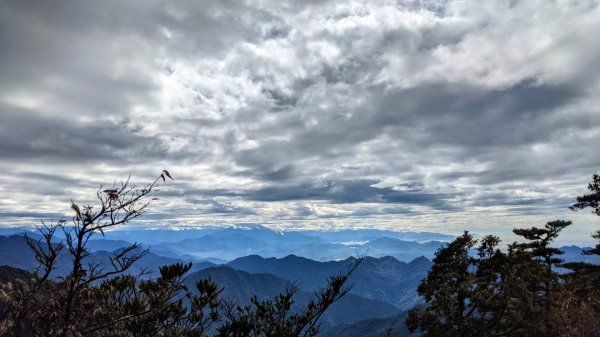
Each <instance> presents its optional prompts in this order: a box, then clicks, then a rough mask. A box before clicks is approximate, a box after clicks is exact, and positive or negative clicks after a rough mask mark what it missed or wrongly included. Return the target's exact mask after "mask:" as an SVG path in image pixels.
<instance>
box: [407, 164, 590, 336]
mask: <svg viewBox="0 0 600 337" xmlns="http://www.w3.org/2000/svg"><path fill="white" fill-rule="evenodd" d="M588 188H589V190H590V191H591V192H592V193H591V194H587V195H583V196H580V197H577V202H576V203H575V204H574V205H573V206H571V209H572V210H581V209H584V208H587V207H590V208H592V209H593V212H594V213H595V214H597V215H600V177H599V176H598V175H597V174H594V176H593V182H592V183H591V184H590V185H589V186H588ZM570 225H571V222H570V221H562V220H556V221H550V222H548V223H547V224H546V225H545V226H544V227H542V228H538V227H531V228H526V229H515V230H514V231H513V232H514V233H515V234H516V235H518V236H520V237H521V238H522V240H521V241H520V242H518V243H517V242H514V243H512V244H509V245H508V246H507V247H506V249H505V250H501V249H500V246H499V243H500V240H499V239H498V238H497V237H495V236H486V237H484V238H482V239H480V240H475V239H474V238H473V237H472V235H470V234H469V233H468V232H465V233H464V234H463V235H462V236H460V237H458V238H457V239H455V240H454V241H453V242H451V243H450V244H449V245H448V246H447V247H445V248H443V249H440V250H439V251H438V252H437V253H436V255H435V258H434V260H433V263H434V265H433V267H432V268H431V270H430V272H429V274H428V276H427V277H426V278H425V279H424V280H423V281H422V282H421V284H420V285H419V288H418V292H419V294H420V295H421V296H423V297H424V299H425V301H426V303H427V306H426V307H425V308H424V309H414V310H412V311H411V312H410V313H409V315H408V318H407V320H406V324H407V327H408V328H409V329H410V330H411V331H416V330H420V331H421V332H422V333H423V335H424V336H426V337H432V336H457V337H458V336H463V337H468V336H524V337H525V336H532V337H533V336H561V337H562V336H582V337H583V336H586V337H592V336H600V323H599V321H600V320H599V319H598V317H600V289H599V287H598V285H599V284H600V267H599V266H597V265H592V264H588V263H563V261H562V260H561V259H560V258H559V256H560V254H562V252H561V251H560V250H559V249H557V248H554V247H552V246H551V244H552V242H553V241H554V240H555V239H556V238H557V237H558V235H559V233H560V232H561V231H562V230H563V229H564V228H566V227H568V226H570ZM593 237H594V238H596V239H600V231H597V232H595V233H594V234H593ZM599 252H600V244H598V245H596V247H595V248H593V249H591V250H589V251H587V252H586V254H598V253H599ZM556 267H563V268H569V269H571V270H572V272H567V273H558V272H557V268H556Z"/></svg>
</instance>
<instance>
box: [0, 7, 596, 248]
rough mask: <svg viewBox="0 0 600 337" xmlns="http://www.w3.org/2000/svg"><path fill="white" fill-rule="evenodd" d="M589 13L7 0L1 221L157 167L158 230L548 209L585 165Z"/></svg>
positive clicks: (592, 13) (1, 59)
mask: <svg viewBox="0 0 600 337" xmlns="http://www.w3.org/2000/svg"><path fill="white" fill-rule="evenodd" d="M599 17H600V8H599V4H598V2H597V1H542V0H540V1H493V2H481V1H353V2H339V1H302V2H298V1H246V2H238V1H216V0H215V1H178V2H165V1H144V2H135V1H104V2H92V1H65V2H60V3H51V2H47V1H29V0H28V1H6V2H3V3H2V5H1V6H0V45H1V46H2V48H1V49H0V79H1V80H0V157H1V158H2V160H1V161H0V169H1V170H2V172H3V174H2V175H1V176H0V194H2V195H3V196H5V197H3V198H2V200H0V219H2V222H3V224H5V225H6V224H8V225H14V224H22V223H25V222H28V223H30V222H31V221H32V219H33V218H36V217H37V218H39V217H45V216H47V215H52V214H61V212H66V211H67V209H68V200H70V199H71V198H73V199H76V200H87V199H86V198H89V196H93V194H94V191H95V189H96V187H97V186H98V184H99V183H106V182H109V183H110V182H112V181H113V179H115V178H120V177H124V176H127V175H128V174H129V173H131V174H132V175H133V178H134V180H135V181H136V182H145V181H148V180H150V179H152V178H153V176H154V175H156V174H157V173H159V172H160V171H161V170H162V169H163V168H167V169H169V170H170V171H171V173H172V174H173V175H174V176H175V178H176V181H175V182H174V183H170V184H169V185H166V186H164V188H163V191H162V192H161V193H162V197H161V198H162V200H161V201H160V202H158V203H157V204H156V206H155V207H154V212H153V213H152V214H149V217H148V220H149V221H152V222H153V223H154V224H155V225H169V226H173V225H175V226H182V225H191V226H195V225H206V224H221V223H240V222H246V223H248V222H252V223H265V224H270V225H272V226H278V227H282V228H299V227H311V228H314V227H317V228H332V227H333V228H337V227H351V226H367V227H385V228H399V229H400V228H411V229H419V228H422V229H426V230H438V231H440V232H457V231H460V230H462V229H464V228H469V229H474V230H477V231H482V232H485V231H486V230H487V228H494V229H496V228H499V227H501V228H503V229H502V230H505V231H506V230H509V229H510V228H512V226H514V225H519V224H521V223H522V224H523V225H528V223H526V222H527V221H546V220H551V219H552V218H553V217H556V216H563V215H564V214H565V213H566V211H565V207H566V206H567V205H569V203H570V202H571V201H572V200H573V198H574V196H575V195H578V194H581V193H583V192H585V191H584V188H585V186H586V183H587V181H588V180H589V177H590V176H591V174H592V173H593V172H594V171H595V170H597V169H598V168H599V167H600V157H598V155H597V152H598V149H599V148H600V108H598V107H599V106H600V95H599V93H600V83H599V81H598V80H599V79H600V66H599V65H600V45H599V44H598V43H597V41H596V39H597V36H598V35H599V34H600V20H598V18H599ZM568 216H571V214H568ZM549 217H550V218H549ZM582 219H584V218H582ZM586 219H587V218H585V219H584V220H585V221H588V220H589V219H588V220H586ZM540 224H541V223H538V225H540ZM590 228H591V227H590ZM498 230H499V231H502V230H500V229H498ZM580 232H581V233H580V236H581V237H583V236H586V235H587V233H585V232H586V231H585V230H581V228H580Z"/></svg>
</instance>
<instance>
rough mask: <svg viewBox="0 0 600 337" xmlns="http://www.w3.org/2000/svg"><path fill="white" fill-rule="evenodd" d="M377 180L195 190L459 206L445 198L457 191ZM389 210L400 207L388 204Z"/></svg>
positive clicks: (265, 198)
mask: <svg viewBox="0 0 600 337" xmlns="http://www.w3.org/2000/svg"><path fill="white" fill-rule="evenodd" d="M378 183H379V181H377V180H339V181H327V182H324V183H322V184H314V183H303V184H298V185H280V186H275V187H267V188H262V189H257V190H244V191H227V190H199V191H193V192H192V193H193V194H198V195H210V196H227V197H232V198H241V199H245V200H251V201H261V202H276V201H295V200H322V201H327V202H329V203H336V204H352V203H383V204H386V203H389V204H410V205H425V206H429V207H432V208H434V209H439V210H448V211H450V210H456V207H454V206H452V205H451V204H449V203H448V202H447V201H446V200H447V199H450V198H452V197H456V195H449V194H444V193H423V192H419V191H418V190H397V189H393V188H390V187H383V188H382V187H376V186H374V185H376V184H378ZM387 210H388V211H389V213H390V214H392V213H395V212H398V210H399V209H398V208H388V209H387Z"/></svg>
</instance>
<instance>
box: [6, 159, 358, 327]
mask: <svg viewBox="0 0 600 337" xmlns="http://www.w3.org/2000/svg"><path fill="white" fill-rule="evenodd" d="M166 178H171V176H170V174H169V172H167V171H163V172H162V173H161V174H160V175H159V176H158V177H157V178H156V180H154V182H152V183H151V184H147V185H145V186H142V187H137V186H135V185H132V184H130V182H129V179H127V180H124V181H122V182H121V183H119V184H117V183H115V184H114V185H113V186H111V187H110V188H106V189H103V188H102V187H101V188H100V189H99V190H98V192H97V201H98V203H97V205H95V206H80V205H78V204H76V203H74V202H72V204H71V209H72V211H73V213H74V215H73V217H72V218H71V219H70V221H69V222H67V221H66V220H60V221H58V222H57V223H52V224H49V225H46V224H45V223H42V225H41V226H39V228H38V229H39V232H40V234H41V237H40V239H38V240H34V239H31V238H28V241H27V242H28V244H29V246H30V247H31V249H32V250H33V251H34V253H35V257H36V260H37V261H38V263H39V267H38V268H37V269H36V270H35V271H34V272H33V274H27V275H29V276H28V277H23V276H21V277H19V278H17V279H16V281H15V282H9V283H6V284H5V285H4V286H3V287H2V288H1V289H0V303H2V304H3V306H4V308H3V310H2V311H1V313H2V316H0V335H1V336H15V337H16V336H20V337H28V336H49V337H59V336H60V337H79V336H81V337H83V336H93V337H96V336H97V337H104V336H106V337H108V336H148V337H150V336H196V337H199V336H219V337H229V336H239V337H245V336H249V337H250V336H252V337H261V336H264V337H275V336H277V337H284V336H290V337H292V336H293V337H295V336H314V335H315V334H316V333H317V332H318V330H319V323H318V320H319V318H320V317H321V315H322V314H323V312H324V311H326V310H327V308H328V307H329V306H330V305H331V304H333V303H334V302H335V301H337V300H338V299H340V298H341V297H342V296H344V295H345V294H346V293H347V292H348V290H349V289H348V287H347V286H346V283H347V280H348V278H349V277H350V275H351V274H352V273H353V272H354V270H355V269H356V267H357V266H358V263H360V260H358V262H357V264H355V265H354V267H352V268H350V269H349V270H348V271H347V272H346V273H342V274H340V275H337V276H332V277H330V279H329V282H328V284H327V285H326V287H325V288H323V289H322V290H321V291H319V292H317V293H316V294H315V295H316V296H315V298H314V299H313V300H312V301H310V302H309V303H308V305H307V306H306V307H304V308H300V309H299V310H297V311H294V310H291V308H292V304H293V303H294V299H293V298H294V294H295V293H296V292H297V288H292V289H289V290H288V291H287V292H285V293H283V294H281V295H279V296H278V297H276V298H275V299H273V300H263V301H259V300H258V299H256V298H254V299H253V300H252V305H251V306H247V307H244V308H239V307H237V306H235V305H233V304H231V303H227V302H226V301H224V300H223V299H222V298H221V297H220V296H219V295H220V293H221V291H222V289H220V288H219V286H218V285H217V284H216V283H214V282H213V281H211V280H199V281H198V282H196V284H195V289H189V288H188V287H186V286H185V284H184V282H183V281H184V277H185V274H186V273H187V272H188V271H189V270H190V268H191V264H181V263H177V264H174V265H169V266H163V267H161V268H160V275H159V276H158V277H157V278H154V279H149V278H147V277H142V276H145V275H144V274H143V273H142V274H138V275H132V274H129V273H127V271H128V270H129V269H130V267H131V266H132V265H133V264H135V263H136V262H137V261H138V260H139V259H141V258H143V257H144V256H145V255H146V253H147V252H148V251H147V250H145V249H142V247H141V245H140V244H137V243H134V244H132V245H130V246H129V247H126V248H123V249H120V250H117V251H115V252H114V253H113V255H112V256H110V258H109V261H108V264H101V263H91V262H90V260H89V259H88V257H89V256H90V254H91V253H90V250H89V249H88V248H87V243H88V241H89V240H90V239H91V238H92V237H94V236H97V235H103V234H104V231H105V230H107V229H110V228H113V227H115V226H119V225H123V224H126V223H128V222H130V221H131V220H133V219H136V218H138V217H140V216H141V215H142V214H144V212H145V211H146V209H147V207H148V206H149V205H150V204H151V203H152V201H153V200H155V198H152V197H151V196H152V195H153V194H154V192H156V190H157V187H158V183H159V181H160V180H161V179H162V181H163V182H164V181H165V180H166ZM171 179H172V178H171ZM58 233H60V234H62V237H64V239H61V235H58ZM59 259H67V260H68V261H70V262H69V263H70V272H69V273H68V275H67V276H65V277H62V278H58V279H53V278H52V277H51V274H52V271H53V270H54V269H55V267H56V265H57V261H58V260H59ZM106 265H108V266H109V267H105V266H106Z"/></svg>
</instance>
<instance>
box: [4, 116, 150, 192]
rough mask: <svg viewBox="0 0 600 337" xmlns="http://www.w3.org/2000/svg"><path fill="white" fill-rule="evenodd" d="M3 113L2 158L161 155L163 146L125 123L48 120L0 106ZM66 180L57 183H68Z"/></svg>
mask: <svg viewBox="0 0 600 337" xmlns="http://www.w3.org/2000/svg"><path fill="white" fill-rule="evenodd" d="M0 111H1V113H0V155H1V156H3V157H4V158H5V159H8V158H16V159H18V158H47V159H50V158H51V159H63V160H69V161H82V162H85V161H94V160H98V159H111V158H118V157H127V156H130V155H132V154H134V155H137V156H145V157H149V156H151V155H157V154H158V153H160V152H161V151H160V150H161V148H160V147H161V144H160V143H158V142H157V141H156V140H154V139H152V138H148V137H144V136H143V135H140V134H137V133H135V132H133V131H132V130H130V129H129V128H128V127H127V125H126V123H125V122H124V121H122V122H120V123H119V122H118V121H113V120H99V121H94V122H85V121H79V120H78V119H77V118H76V117H75V116H72V118H68V117H67V116H64V117H59V118H57V117H49V116H45V115H44V114H43V113H39V112H36V111H25V110H23V109H15V108H12V107H7V106H5V105H0ZM25 177H27V175H25ZM38 177H40V176H38ZM65 179H67V178H61V179H58V181H60V180H63V181H62V182H66V181H65ZM52 180H55V181H56V180H57V179H56V178H53V179H52ZM67 180H72V179H67Z"/></svg>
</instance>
